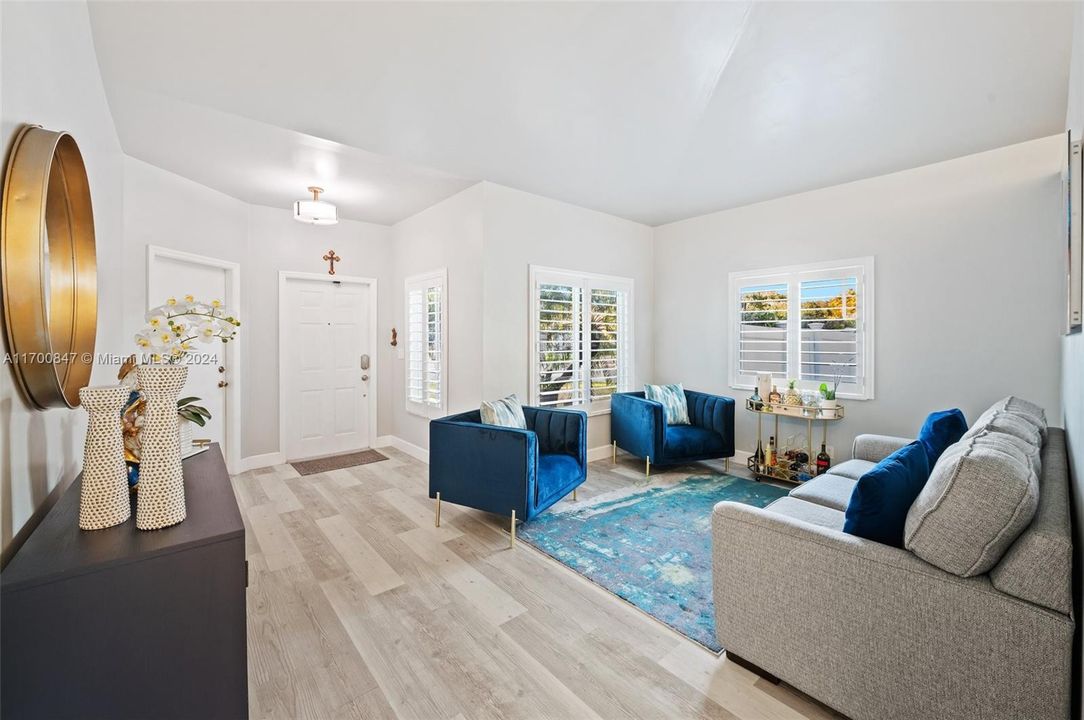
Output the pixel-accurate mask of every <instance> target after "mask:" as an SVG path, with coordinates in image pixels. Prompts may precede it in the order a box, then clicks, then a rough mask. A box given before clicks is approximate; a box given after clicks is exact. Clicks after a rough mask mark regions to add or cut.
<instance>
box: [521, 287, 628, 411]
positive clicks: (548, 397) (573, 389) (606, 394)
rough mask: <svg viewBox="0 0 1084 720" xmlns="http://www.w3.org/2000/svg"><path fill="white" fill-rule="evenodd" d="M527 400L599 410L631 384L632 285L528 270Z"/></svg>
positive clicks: (536, 402)
mask: <svg viewBox="0 0 1084 720" xmlns="http://www.w3.org/2000/svg"><path fill="white" fill-rule="evenodd" d="M531 277H532V288H533V291H532V292H533V294H534V297H533V306H534V307H533V315H534V317H533V321H532V329H531V352H532V370H531V402H532V404H536V405H541V406H556V407H569V406H587V407H588V408H589V409H592V410H605V408H607V407H608V406H609V402H610V396H611V395H613V394H614V393H615V392H622V391H625V390H628V389H629V386H630V384H631V382H632V327H633V326H632V281H631V280H628V279H626V278H615V277H609V276H603V275H588V274H584V273H574V272H567V271H561V270H545V269H538V268H532V269H531Z"/></svg>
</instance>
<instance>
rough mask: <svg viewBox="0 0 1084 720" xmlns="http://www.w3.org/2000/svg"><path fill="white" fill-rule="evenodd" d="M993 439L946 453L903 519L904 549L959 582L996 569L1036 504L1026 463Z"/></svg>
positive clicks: (971, 441)
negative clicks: (958, 579) (964, 578)
mask: <svg viewBox="0 0 1084 720" xmlns="http://www.w3.org/2000/svg"><path fill="white" fill-rule="evenodd" d="M993 435H996V433H990V434H983V435H978V436H974V437H970V438H965V439H963V440H961V441H960V442H958V443H956V444H955V445H953V446H952V447H950V448H949V449H948V450H946V451H945V454H944V455H942V456H941V459H940V460H938V462H937V465H936V466H935V467H934V469H933V472H932V473H931V475H930V479H929V481H928V482H927V483H926V487H924V488H923V489H922V492H921V493H920V494H919V496H918V498H917V499H916V500H915V502H914V504H913V505H912V506H911V510H910V512H908V514H907V526H906V529H905V532H904V546H905V547H906V548H907V549H908V550H910V551H911V552H913V553H915V554H916V555H918V556H919V557H920V558H922V559H923V560H925V561H926V562H928V563H930V564H931V565H936V566H937V567H939V568H941V569H942V570H944V571H945V572H950V573H952V574H954V575H959V576H960V577H971V576H973V575H982V574H983V573H985V572H987V571H988V570H989V569H990V568H992V567H994V565H996V564H997V562H998V561H999V560H1000V559H1001V557H1002V555H1004V554H1005V551H1006V550H1008V549H1009V546H1010V545H1012V543H1013V541H1014V540H1016V538H1017V536H1018V535H1020V533H1021V532H1023V530H1024V528H1026V527H1027V526H1028V524H1029V523H1030V522H1031V519H1032V518H1033V517H1034V515H1035V510H1036V508H1037V507H1038V504H1039V479H1038V478H1037V477H1036V476H1035V472H1034V471H1033V470H1032V465H1031V462H1030V460H1029V458H1028V457H1027V455H1025V454H1024V453H1023V452H1021V451H1019V450H1018V449H1016V448H1014V447H1013V446H1012V445H1010V444H1008V443H1005V442H1001V441H998V440H997V439H996V438H994V437H991V436H993Z"/></svg>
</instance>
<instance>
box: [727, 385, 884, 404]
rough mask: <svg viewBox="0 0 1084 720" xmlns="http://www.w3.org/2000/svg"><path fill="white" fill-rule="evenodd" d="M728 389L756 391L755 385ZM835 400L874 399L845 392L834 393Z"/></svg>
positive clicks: (731, 386)
mask: <svg viewBox="0 0 1084 720" xmlns="http://www.w3.org/2000/svg"><path fill="white" fill-rule="evenodd" d="M728 387H729V388H730V389H731V390H749V391H753V390H755V389H756V386H755V385H734V384H731V385H729V386H728ZM783 389H785V388H783ZM783 389H780V392H782V391H783ZM799 389H800V390H801V389H805V390H812V389H813V388H799ZM836 399H837V400H859V401H865V400H873V399H874V396H873V395H859V394H857V393H846V392H837V393H836Z"/></svg>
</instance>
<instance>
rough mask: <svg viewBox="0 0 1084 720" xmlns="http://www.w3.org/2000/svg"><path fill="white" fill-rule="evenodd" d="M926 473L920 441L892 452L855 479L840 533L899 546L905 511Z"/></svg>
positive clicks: (920, 490) (925, 458) (927, 463)
mask: <svg viewBox="0 0 1084 720" xmlns="http://www.w3.org/2000/svg"><path fill="white" fill-rule="evenodd" d="M929 476H930V463H929V460H928V459H927V456H926V448H925V447H923V445H922V443H920V442H918V441H917V440H916V441H915V442H913V443H911V444H909V445H905V446H904V447H902V448H900V449H899V450H897V451H896V452H894V453H892V454H891V455H889V456H888V457H886V458H885V459H884V460H882V461H881V462H879V463H877V465H876V466H874V467H873V469H871V470H870V471H869V472H867V473H866V474H865V475H863V476H862V477H861V478H859V479H858V482H857V484H855V486H854V492H853V493H852V494H851V501H850V503H848V504H847V520H846V522H845V523H844V525H843V532H845V533H848V534H850V535H857V536H858V537H864V538H866V539H867V540H876V541H877V542H880V543H884V544H885V545H893V546H895V547H903V529H904V523H905V522H906V520H907V511H908V509H910V507H911V503H913V502H914V501H915V498H916V497H918V494H919V493H920V492H922V487H923V485H925V484H926V479H927V478H928V477H929Z"/></svg>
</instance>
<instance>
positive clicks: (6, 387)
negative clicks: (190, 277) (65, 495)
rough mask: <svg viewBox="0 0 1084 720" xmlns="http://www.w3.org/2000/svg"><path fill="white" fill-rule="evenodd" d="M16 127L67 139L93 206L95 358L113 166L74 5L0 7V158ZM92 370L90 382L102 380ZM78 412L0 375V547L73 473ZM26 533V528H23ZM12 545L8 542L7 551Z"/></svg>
mask: <svg viewBox="0 0 1084 720" xmlns="http://www.w3.org/2000/svg"><path fill="white" fill-rule="evenodd" d="M23 123H33V124H39V125H42V126H43V127H45V128H46V129H49V130H67V131H69V132H71V133H72V135H73V136H74V137H75V139H76V141H77V142H78V143H79V147H80V150H82V153H83V158H84V160H85V162H86V166H87V173H88V175H89V177H90V190H91V196H92V198H93V201H94V227H95V236H96V242H97V254H98V334H97V341H96V343H97V350H98V351H101V352H114V351H116V350H117V349H118V348H119V346H120V344H121V337H122V334H123V333H122V322H121V312H120V308H121V287H122V285H123V280H122V277H121V232H122V218H121V205H122V185H123V163H122V156H121V152H120V144H119V142H118V141H117V135H116V132H115V130H114V127H113V119H112V116H111V115H110V112H109V107H108V105H107V103H106V98H105V91H104V89H103V87H102V82H101V77H100V75H99V73H98V60H97V57H96V56H95V54H94V46H93V42H92V39H91V35H90V23H89V20H88V17H87V8H86V5H85V4H84V3H72V2H65V3H0V135H2V136H3V143H4V156H5V157H6V156H7V153H8V152H9V151H10V149H11V143H12V140H14V137H15V133H16V132H17V130H18V128H19V126H20V125H22V124H23ZM115 374H116V368H112V367H102V366H98V367H96V368H95V370H94V373H93V376H92V378H91V382H92V383H95V384H103V383H108V382H110V381H111V378H112V377H114V376H115ZM85 415H86V413H84V412H83V411H82V410H80V409H75V410H49V411H47V412H39V411H36V410H33V409H31V408H30V407H29V406H28V405H27V404H26V402H25V400H24V399H23V397H22V395H21V394H20V392H19V390H18V387H17V386H16V384H15V378H14V376H13V375H12V372H11V369H10V368H7V367H4V368H0V541H2V546H3V548H4V552H3V559H4V561H5V562H6V560H7V559H8V557H9V556H10V554H11V552H13V551H14V549H15V544H13V543H12V539H13V537H15V536H16V535H17V534H18V533H19V531H20V530H22V529H23V528H24V526H26V525H27V522H28V521H29V520H31V518H32V517H33V516H34V514H35V512H36V511H39V510H41V511H43V510H44V509H45V508H44V506H43V503H44V502H45V500H46V498H47V497H48V496H49V494H50V491H52V490H53V489H54V488H56V487H57V486H59V485H65V486H66V485H67V484H68V483H70V482H71V481H72V480H73V479H74V477H75V475H76V474H77V473H78V472H79V469H80V465H81V464H82V456H83V450H82V448H83V435H84V433H85V428H86V424H85V423H86V421H85ZM27 529H28V530H29V527H28V528H27ZM16 544H17V543H16Z"/></svg>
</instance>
